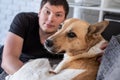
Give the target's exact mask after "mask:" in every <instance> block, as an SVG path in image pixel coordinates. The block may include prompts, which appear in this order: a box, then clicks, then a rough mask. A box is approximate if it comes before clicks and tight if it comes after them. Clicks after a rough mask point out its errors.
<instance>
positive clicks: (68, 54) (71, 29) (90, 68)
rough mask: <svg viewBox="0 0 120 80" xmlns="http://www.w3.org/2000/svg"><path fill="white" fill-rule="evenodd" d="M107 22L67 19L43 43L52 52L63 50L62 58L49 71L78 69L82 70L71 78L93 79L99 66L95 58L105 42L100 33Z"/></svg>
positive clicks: (57, 71) (80, 79)
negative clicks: (94, 22) (91, 22)
mask: <svg viewBox="0 0 120 80" xmlns="http://www.w3.org/2000/svg"><path fill="white" fill-rule="evenodd" d="M108 24H109V22H108V21H102V22H98V23H96V24H89V23H88V22H86V21H82V20H79V19H76V18H70V19H67V20H66V21H65V22H64V23H63V25H62V27H61V29H59V30H58V31H57V32H56V33H55V34H54V35H52V36H50V37H49V38H48V39H47V40H46V42H45V44H44V45H45V48H46V49H47V50H48V51H50V52H52V53H56V54H60V53H63V52H65V53H64V58H63V60H62V61H61V62H60V63H59V64H58V66H57V67H56V68H55V69H54V70H53V71H50V72H52V73H56V74H57V73H59V72H60V71H62V70H63V69H80V70H83V72H82V73H80V74H78V75H77V76H76V77H74V78H73V79H72V80H95V79H96V75H97V71H98V68H99V62H98V61H97V58H98V57H99V56H100V54H99V53H101V52H103V50H101V49H100V47H101V45H102V44H103V43H104V42H106V41H105V40H104V38H103V37H102V36H101V33H102V32H103V31H104V29H105V28H106V26H107V25H108ZM71 75H72V74H71Z"/></svg>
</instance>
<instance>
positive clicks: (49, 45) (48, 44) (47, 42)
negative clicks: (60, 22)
mask: <svg viewBox="0 0 120 80" xmlns="http://www.w3.org/2000/svg"><path fill="white" fill-rule="evenodd" d="M45 45H46V46H47V47H52V46H53V41H52V40H50V39H47V40H46V41H45Z"/></svg>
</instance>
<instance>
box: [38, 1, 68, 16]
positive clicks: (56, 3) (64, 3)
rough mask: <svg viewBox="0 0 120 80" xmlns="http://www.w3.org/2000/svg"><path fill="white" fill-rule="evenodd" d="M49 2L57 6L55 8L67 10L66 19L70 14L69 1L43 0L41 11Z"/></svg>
mask: <svg viewBox="0 0 120 80" xmlns="http://www.w3.org/2000/svg"><path fill="white" fill-rule="evenodd" d="M47 2H49V3H50V4H51V5H55V6H63V8H64V10H65V18H66V17H67V15H68V12H69V5H68V2H67V0H42V1H41V5H40V6H41V7H40V8H41V9H42V7H43V6H44V5H45V4H46V3H47Z"/></svg>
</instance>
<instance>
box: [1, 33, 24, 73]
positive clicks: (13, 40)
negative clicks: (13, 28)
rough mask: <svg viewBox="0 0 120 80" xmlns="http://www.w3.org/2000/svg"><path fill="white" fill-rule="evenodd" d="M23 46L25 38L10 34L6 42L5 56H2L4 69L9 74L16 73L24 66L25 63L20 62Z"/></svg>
mask: <svg viewBox="0 0 120 80" xmlns="http://www.w3.org/2000/svg"><path fill="white" fill-rule="evenodd" d="M22 46H23V38H21V37H19V36H17V35H16V34H14V33H11V32H8V36H7V39H6V41H5V45H4V49H3V55H2V64H1V66H2V68H3V69H4V70H5V71H6V72H7V73H8V74H13V73H15V72H16V71H17V70H18V69H19V68H20V67H21V66H22V65H23V62H21V61H20V60H19V57H20V55H21V50H22Z"/></svg>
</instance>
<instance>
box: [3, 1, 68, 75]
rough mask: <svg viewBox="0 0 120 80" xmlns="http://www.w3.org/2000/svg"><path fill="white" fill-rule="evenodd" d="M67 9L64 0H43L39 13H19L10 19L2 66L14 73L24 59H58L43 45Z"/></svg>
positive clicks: (60, 56)
mask: <svg viewBox="0 0 120 80" xmlns="http://www.w3.org/2000/svg"><path fill="white" fill-rule="evenodd" d="M68 12H69V5H68V3H67V1H66V0H42V1H41V7H40V10H39V13H38V14H36V13H19V14H18V15H17V16H16V17H15V18H14V20H13V22H12V24H11V26H10V29H9V32H8V35H7V39H6V41H5V45H4V49H3V54H2V64H1V66H2V68H3V69H4V71H5V72H6V73H7V74H14V73H15V72H16V71H17V70H19V69H20V68H21V67H22V66H23V64H24V62H26V61H28V60H29V59H35V58H43V57H44V58H49V59H50V60H51V59H58V58H62V55H53V54H51V53H49V52H48V51H47V50H46V49H45V48H44V46H43V43H44V42H45V40H46V39H47V38H48V37H49V36H51V35H52V34H54V33H55V32H56V31H57V29H58V27H59V25H60V23H62V22H63V21H64V20H65V19H66V17H67V14H68Z"/></svg>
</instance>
